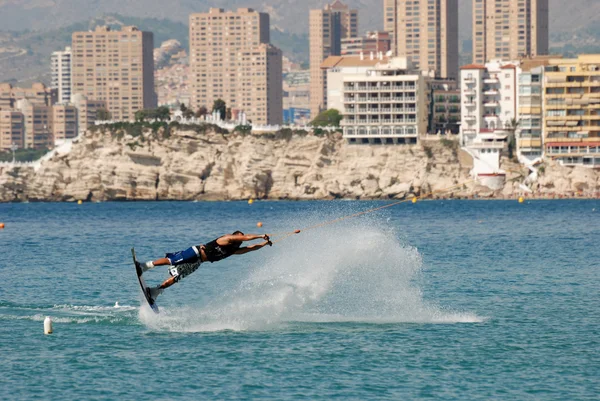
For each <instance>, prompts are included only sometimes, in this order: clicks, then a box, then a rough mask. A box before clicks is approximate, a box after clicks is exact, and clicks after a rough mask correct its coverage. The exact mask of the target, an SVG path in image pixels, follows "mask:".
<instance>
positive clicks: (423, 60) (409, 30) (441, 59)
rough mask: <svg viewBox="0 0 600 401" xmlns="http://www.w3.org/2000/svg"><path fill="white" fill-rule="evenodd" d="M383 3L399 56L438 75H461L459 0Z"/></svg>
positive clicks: (399, 0) (450, 76) (398, 0)
mask: <svg viewBox="0 0 600 401" xmlns="http://www.w3.org/2000/svg"><path fill="white" fill-rule="evenodd" d="M475 1H477V0H475ZM383 6H384V29H385V30H387V31H389V32H390V34H391V37H392V52H393V53H394V54H395V55H397V56H400V57H406V58H408V59H409V60H410V61H411V62H412V64H413V65H414V67H415V68H417V69H419V70H422V71H425V70H427V71H433V72H434V73H435V76H437V77H443V78H455V79H456V78H458V0H384V2H383Z"/></svg>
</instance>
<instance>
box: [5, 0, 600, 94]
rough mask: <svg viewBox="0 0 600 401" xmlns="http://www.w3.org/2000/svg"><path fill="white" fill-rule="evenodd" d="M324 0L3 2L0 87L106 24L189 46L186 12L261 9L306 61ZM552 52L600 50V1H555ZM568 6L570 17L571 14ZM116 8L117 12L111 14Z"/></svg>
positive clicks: (377, 18)
mask: <svg viewBox="0 0 600 401" xmlns="http://www.w3.org/2000/svg"><path fill="white" fill-rule="evenodd" d="M471 1H472V0H459V7H460V21H459V27H460V30H459V36H460V39H461V43H462V46H461V63H462V64H466V63H469V62H470V61H471V60H470V54H469V53H470V36H471V29H472V25H471V11H472V10H471ZM325 3H326V2H325V1H322V0H307V1H303V2H298V1H292V0H262V1H258V0H211V1H208V0H174V1H170V2H169V3H168V13H167V12H165V10H166V6H165V4H166V3H164V2H158V1H155V0H127V1H115V0H0V82H4V81H22V82H24V83H25V84H27V83H30V82H32V81H40V80H41V81H43V82H48V73H49V72H48V64H49V55H50V53H51V52H52V51H53V50H57V49H61V48H63V47H64V46H66V45H68V44H69V42H70V37H71V32H73V31H76V30H87V29H90V28H93V27H94V26H95V25H97V24H100V23H109V24H112V25H119V24H127V25H130V24H131V25H138V26H139V27H140V28H141V29H144V30H151V31H153V32H154V33H155V44H156V46H158V45H160V43H161V42H162V41H163V40H167V39H177V40H179V41H180V42H181V43H182V45H183V46H184V47H187V42H188V28H187V21H188V15H189V14H190V13H192V12H201V11H206V10H208V8H209V4H210V5H211V6H213V7H223V8H229V9H230V8H237V7H241V6H250V7H255V8H256V9H258V10H262V11H267V12H269V13H270V15H271V27H272V41H273V43H274V44H275V45H277V46H278V47H280V48H281V49H282V50H283V51H284V54H285V55H286V56H287V57H289V58H290V59H292V60H293V61H296V62H300V63H306V62H307V61H308V35H307V30H308V11H309V9H311V8H316V7H322V6H323V4H325ZM346 3H347V4H349V5H350V6H352V7H357V8H359V10H360V24H359V25H360V29H361V31H365V30H368V29H381V27H382V19H383V17H382V14H383V0H347V1H346ZM550 7H551V8H550V29H551V52H552V53H556V54H565V55H567V56H572V55H574V54H576V53H593V52H600V28H599V27H598V25H597V24H596V23H595V20H596V18H597V16H598V15H600V1H598V0H571V1H569V2H568V5H566V4H565V2H564V1H562V0H550ZM567 9H568V12H566V11H567ZM115 10H118V11H119V15H117V14H111V12H114V11H115Z"/></svg>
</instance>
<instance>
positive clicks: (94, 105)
mask: <svg viewBox="0 0 600 401" xmlns="http://www.w3.org/2000/svg"><path fill="white" fill-rule="evenodd" d="M71 104H72V105H73V106H75V108H76V109H77V132H78V134H83V133H84V132H86V131H87V129H88V128H89V127H91V126H92V125H94V123H95V122H96V120H97V118H98V111H99V110H106V102H105V101H104V100H89V99H87V98H86V97H85V96H83V95H73V96H72V97H71Z"/></svg>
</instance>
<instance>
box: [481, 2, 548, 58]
mask: <svg viewBox="0 0 600 401" xmlns="http://www.w3.org/2000/svg"><path fill="white" fill-rule="evenodd" d="M545 54H548V0H473V63H476V64H484V63H486V62H488V61H491V60H495V59H503V60H516V59H519V58H522V57H535V56H538V55H545Z"/></svg>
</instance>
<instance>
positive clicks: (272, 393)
mask: <svg viewBox="0 0 600 401" xmlns="http://www.w3.org/2000/svg"><path fill="white" fill-rule="evenodd" d="M385 204H387V202H342V201H340V202H266V201H263V202H255V203H254V204H252V205H248V204H247V203H246V202H197V203H188V202H143V203H84V204H82V205H77V204H74V203H69V204H67V203H63V204H58V203H29V204H1V205H0V221H1V222H4V223H5V228H4V229H3V230H1V231H0V251H1V252H0V255H1V258H0V283H1V284H0V388H1V389H2V392H1V394H0V399H7V400H13V399H14V400H32V399H40V398H42V399H69V400H83V399H106V400H114V399H123V400H134V399H165V400H166V399H169V400H171V399H177V400H205V399H206V400H212V399H226V400H231V399H242V400H245V399H248V400H249V399H273V400H301V399H302V400H304V399H310V400H331V399H340V400H351V399H352V400H374V399H390V400H400V399H402V400H418V399H438V400H490V399H495V400H507V399H511V400H591V399H598V397H599V394H600V290H599V285H600V278H599V277H600V274H599V268H600V246H599V241H600V224H599V223H600V202H598V201H526V202H525V203H523V204H519V203H518V202H516V201H435V202H433V201H431V202H425V201H424V202H418V203H416V204H412V203H405V204H400V205H397V206H394V207H392V208H389V209H386V210H383V211H378V212H375V213H369V214H366V215H362V216H360V217H355V218H349V219H345V220H341V221H336V222H334V223H332V224H326V225H323V226H319V227H316V228H314V229H309V230H303V231H302V232H301V233H300V234H296V235H290V236H288V237H286V236H285V235H286V234H285V233H287V232H291V231H293V230H294V229H304V228H307V227H311V226H316V225H320V224H322V223H325V222H328V221H331V220H335V219H338V218H340V217H343V216H347V215H351V214H353V213H357V212H360V211H363V210H367V209H370V208H374V207H378V206H383V205H385ZM259 221H260V222H262V223H263V227H262V228H260V229H258V228H257V227H256V223H257V222H259ZM235 230H242V231H244V232H245V233H263V232H267V233H274V234H276V235H274V236H273V239H274V240H275V243H274V245H273V246H272V247H266V248H264V249H261V250H259V251H257V252H253V253H250V254H246V255H242V256H232V257H231V258H229V259H226V260H224V261H221V262H218V263H214V264H211V263H206V264H203V265H202V266H201V267H200V269H199V270H198V271H196V272H195V273H194V274H192V275H190V276H189V277H186V278H185V279H184V280H182V281H181V282H180V283H178V284H176V285H175V286H173V287H171V288H169V289H168V290H166V291H165V293H164V294H163V295H161V296H160V297H159V298H158V301H157V302H158V305H159V307H160V309H161V313H160V314H159V315H155V314H154V313H153V312H152V311H151V310H149V309H148V308H147V307H145V306H144V302H143V300H142V296H141V293H140V290H139V287H138V283H137V279H136V277H135V271H134V268H133V265H132V262H131V254H130V248H131V247H135V249H136V252H137V255H138V258H139V259H141V260H149V259H155V258H158V257H162V256H164V254H165V252H172V251H177V250H181V249H184V248H187V247H189V246H191V245H196V244H200V243H205V242H207V241H210V240H212V239H214V238H216V237H217V236H219V235H222V234H224V233H230V232H233V231H235ZM167 277H168V275H167V271H166V268H164V267H162V268H160V267H159V268H156V269H155V270H153V271H150V272H147V273H146V274H145V278H146V281H147V282H149V283H151V284H153V285H155V284H158V283H159V282H161V281H162V280H164V279H165V278H167ZM46 316H50V317H51V318H52V321H53V330H54V333H53V334H51V335H44V330H43V321H44V319H45V317H46Z"/></svg>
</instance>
